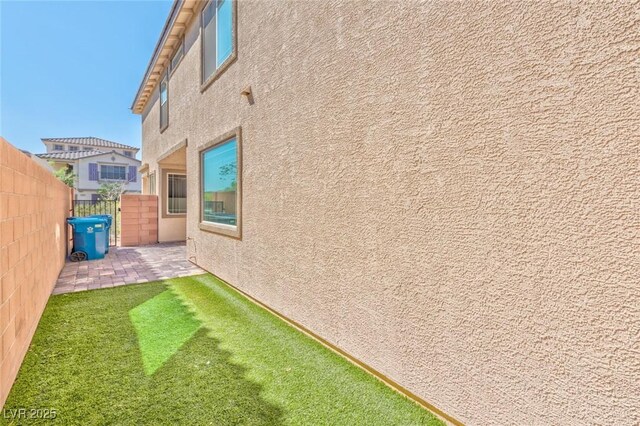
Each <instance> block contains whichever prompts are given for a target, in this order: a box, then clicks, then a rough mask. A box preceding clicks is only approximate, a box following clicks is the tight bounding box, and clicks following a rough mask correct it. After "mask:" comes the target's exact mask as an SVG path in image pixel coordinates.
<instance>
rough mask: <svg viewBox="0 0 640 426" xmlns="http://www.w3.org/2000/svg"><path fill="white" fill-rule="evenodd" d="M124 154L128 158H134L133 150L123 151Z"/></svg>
mask: <svg viewBox="0 0 640 426" xmlns="http://www.w3.org/2000/svg"><path fill="white" fill-rule="evenodd" d="M122 155H124V156H125V157H127V158H133V152H132V151H122Z"/></svg>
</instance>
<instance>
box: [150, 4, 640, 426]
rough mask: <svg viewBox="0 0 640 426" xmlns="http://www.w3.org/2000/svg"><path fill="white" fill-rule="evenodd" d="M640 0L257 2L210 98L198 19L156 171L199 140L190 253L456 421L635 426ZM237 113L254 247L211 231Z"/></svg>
mask: <svg viewBox="0 0 640 426" xmlns="http://www.w3.org/2000/svg"><path fill="white" fill-rule="evenodd" d="M638 10H639V4H638V2H615V3H608V4H601V3H599V2H589V3H587V2H568V1H567V2H561V1H544V2H504V1H500V2H426V3H422V4H418V3H415V2H410V1H406V2H405V1H403V2H364V1H362V2H346V1H337V2H299V1H295V2H281V1H278V2H276V1H257V2H248V1H247V2H245V1H243V2H240V3H239V5H238V59H237V61H236V62H235V63H233V64H232V65H231V66H230V67H229V69H228V70H227V71H226V72H225V73H224V74H223V75H222V76H221V77H220V78H219V79H218V80H217V81H216V82H214V83H213V84H212V85H211V86H210V87H209V88H208V89H207V90H206V91H204V92H203V93H201V92H200V73H199V65H200V62H199V61H200V40H199V38H198V31H197V26H194V27H191V28H190V29H189V30H188V33H187V36H186V40H187V42H186V45H187V49H188V52H187V54H186V56H185V58H184V59H183V61H182V63H181V64H180V66H179V67H178V69H177V70H176V71H175V73H174V74H173V76H172V78H171V80H170V83H169V102H170V104H169V117H170V124H169V127H168V128H167V129H166V131H165V132H164V133H162V134H160V132H159V124H158V113H159V111H158V110H159V108H158V103H157V94H156V99H153V100H152V101H150V103H149V104H148V105H147V109H146V110H145V112H144V114H143V117H144V121H143V136H144V143H143V162H147V163H149V165H150V169H153V168H154V167H155V166H156V164H155V163H154V158H156V156H158V155H160V154H161V153H162V152H165V151H166V150H168V149H169V148H170V147H171V146H173V145H174V144H176V143H178V142H180V141H182V140H184V139H185V138H186V139H187V140H188V147H187V173H188V183H189V204H188V207H189V212H188V218H187V238H188V250H189V256H190V258H191V259H195V260H196V261H197V263H198V264H199V265H200V266H202V267H204V268H206V269H207V270H209V271H211V272H213V273H215V274H217V275H218V276H220V277H221V278H223V279H224V280H227V281H228V282H230V283H231V284H233V285H235V286H237V287H238V288H240V289H242V290H243V291H245V292H247V293H248V294H250V295H252V296H253V297H255V298H257V299H258V300H260V301H262V302H264V303H265V304H267V305H268V306H270V307H271V308H273V309H275V310H277V311H278V312H280V313H282V314H284V315H286V316H287V317H289V318H292V319H294V320H295V321H297V322H299V323H301V324H302V325H304V326H305V327H307V328H308V329H310V330H312V331H313V332H315V333H317V334H318V335H320V336H322V337H323V338H325V339H326V340H327V341H329V342H331V343H332V344H335V345H336V346H338V347H340V348H342V349H343V350H345V351H346V352H348V353H350V354H351V355H353V356H354V357H356V358H358V359H360V360H362V361H363V362H365V363H366V364H368V365H369V366H371V367H373V368H374V369H376V370H378V371H379V372H381V373H383V374H385V375H387V376H389V377H390V378H392V379H393V380H395V381H397V382H398V383H400V384H402V385H403V386H405V387H406V388H408V389H409V390H411V391H412V392H414V393H416V394H417V395H419V396H420V397H422V398H424V399H425V400H426V401H428V402H429V403H431V404H433V405H435V406H436V407H438V408H440V409H441V410H443V411H445V412H447V413H448V414H450V415H451V416H453V417H455V418H456V419H458V420H460V421H462V422H465V423H468V424H478V425H480V424H482V425H486V424H532V425H534V424H588V423H607V424H620V425H631V424H637V423H638V422H640V362H639V361H638V360H639V356H638V354H639V351H640V347H639V336H640V328H639V327H640V283H639V280H638V271H639V270H640V260H639V259H640V258H639V256H638V254H639V253H638V229H639V226H638V225H639V224H640V222H639V220H638V211H639V207H640V203H639V201H640V190H639V189H638V188H639V186H638V181H639V180H638V177H639V168H638V152H639V148H640V121H639V116H638V107H639V105H640V102H639V101H640V95H639V92H638V87H639V84H638V83H639V81H638V76H639V72H640V71H639V66H640V65H639V62H638V57H639V56H638V55H639V53H640V51H639V49H640V39H639V37H638V34H639V31H638V30H639V29H640V27H639V25H640V15H638V13H637V12H638ZM247 85H251V87H252V90H253V95H254V100H255V103H254V104H253V105H250V104H249V103H248V102H247V100H246V98H244V97H242V96H241V95H240V91H241V90H242V89H243V88H244V87H246V86H247ZM237 126H241V127H242V135H243V159H242V162H243V176H242V179H243V180H242V185H243V200H242V202H243V204H242V209H243V210H242V221H243V222H242V240H237V239H233V238H229V237H225V236H221V235H216V234H212V233H208V232H205V231H202V230H200V229H199V228H198V208H199V198H198V194H197V192H198V182H199V181H198V179H199V174H198V171H199V165H198V147H199V146H202V145H203V144H205V143H207V142H208V141H211V140H213V139H215V138H217V137H218V136H220V135H222V134H224V133H226V132H228V131H230V130H232V129H234V128H235V127H237ZM162 226H163V225H162V223H160V232H162Z"/></svg>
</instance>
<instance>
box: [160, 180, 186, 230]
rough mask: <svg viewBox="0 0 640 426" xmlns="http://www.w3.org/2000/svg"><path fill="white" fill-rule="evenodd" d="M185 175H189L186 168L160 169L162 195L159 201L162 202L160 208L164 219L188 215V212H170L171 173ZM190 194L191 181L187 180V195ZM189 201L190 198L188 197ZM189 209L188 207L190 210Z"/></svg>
mask: <svg viewBox="0 0 640 426" xmlns="http://www.w3.org/2000/svg"><path fill="white" fill-rule="evenodd" d="M170 174H172V175H184V176H185V177H186V176H187V171H186V170H184V169H160V179H161V180H160V194H157V195H158V197H160V200H159V202H160V203H161V204H162V208H161V210H160V212H161V216H162V218H163V219H174V218H184V217H187V213H169V175H170ZM156 189H157V188H156ZM188 195H189V183H188V182H187V197H188ZM187 202H188V198H187ZM188 210H189V209H187V211H188Z"/></svg>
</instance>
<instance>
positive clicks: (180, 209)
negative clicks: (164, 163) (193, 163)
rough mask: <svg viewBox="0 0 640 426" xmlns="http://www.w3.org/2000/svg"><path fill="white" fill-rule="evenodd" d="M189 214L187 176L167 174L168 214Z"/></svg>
mask: <svg viewBox="0 0 640 426" xmlns="http://www.w3.org/2000/svg"><path fill="white" fill-rule="evenodd" d="M185 213H187V176H186V175H184V174H178V173H167V214H185Z"/></svg>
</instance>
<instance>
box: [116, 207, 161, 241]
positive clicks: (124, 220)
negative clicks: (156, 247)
mask: <svg viewBox="0 0 640 426" xmlns="http://www.w3.org/2000/svg"><path fill="white" fill-rule="evenodd" d="M120 209H121V216H120V217H121V226H122V233H121V238H122V240H121V241H122V242H121V245H122V246H143V245H147V244H156V243H157V242H158V196H157V195H137V194H130V195H129V194H125V195H123V196H122V198H121V199H120Z"/></svg>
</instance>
